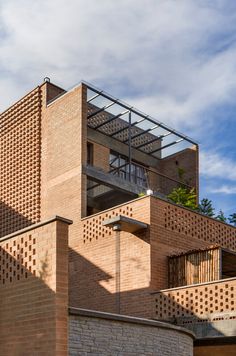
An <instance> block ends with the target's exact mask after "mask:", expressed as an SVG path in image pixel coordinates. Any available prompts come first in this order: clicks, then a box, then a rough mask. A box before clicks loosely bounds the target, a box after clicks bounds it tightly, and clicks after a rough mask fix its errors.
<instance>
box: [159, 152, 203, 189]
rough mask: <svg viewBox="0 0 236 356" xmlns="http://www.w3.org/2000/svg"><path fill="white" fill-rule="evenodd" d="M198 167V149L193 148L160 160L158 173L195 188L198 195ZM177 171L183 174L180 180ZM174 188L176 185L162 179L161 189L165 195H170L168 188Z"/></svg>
mask: <svg viewBox="0 0 236 356" xmlns="http://www.w3.org/2000/svg"><path fill="white" fill-rule="evenodd" d="M198 165H199V163H198V148H197V147H194V146H193V147H192V148H188V149H185V150H183V151H181V152H179V153H176V154H174V155H171V156H169V157H167V158H164V159H163V160H161V162H160V173H162V174H165V175H166V176H168V177H171V178H173V179H175V180H177V181H182V182H183V183H186V184H188V185H190V186H192V187H195V188H196V192H197V195H198V189H199V187H198V185H199V182H198V176H199V167H198ZM179 170H183V172H184V174H183V177H182V180H181V179H180V176H179ZM175 186H176V184H175V183H174V182H173V183H172V182H171V181H170V180H168V179H162V184H161V187H162V190H163V191H164V192H166V193H167V194H169V193H170V188H171V189H173V188H174V187H175Z"/></svg>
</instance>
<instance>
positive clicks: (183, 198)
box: [167, 186, 197, 210]
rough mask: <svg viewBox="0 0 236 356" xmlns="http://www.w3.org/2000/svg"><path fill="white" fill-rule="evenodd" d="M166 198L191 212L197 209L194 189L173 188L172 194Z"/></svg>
mask: <svg viewBox="0 0 236 356" xmlns="http://www.w3.org/2000/svg"><path fill="white" fill-rule="evenodd" d="M167 198H168V199H170V200H172V201H173V202H174V203H175V204H179V205H182V206H185V207H186V208H190V209H193V210H196V209H197V205H196V198H197V196H196V193H195V190H194V188H192V189H187V188H184V187H182V186H181V187H178V188H174V189H173V190H172V192H171V193H170V194H169V195H168V196H167Z"/></svg>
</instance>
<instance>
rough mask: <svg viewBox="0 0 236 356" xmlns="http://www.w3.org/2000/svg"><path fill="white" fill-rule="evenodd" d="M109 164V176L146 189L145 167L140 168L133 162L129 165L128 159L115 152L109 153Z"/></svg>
mask: <svg viewBox="0 0 236 356" xmlns="http://www.w3.org/2000/svg"><path fill="white" fill-rule="evenodd" d="M109 164H110V173H111V174H113V175H115V176H118V177H120V178H123V179H125V180H130V181H131V182H132V183H135V184H138V185H140V186H143V187H145V188H147V187H148V184H147V169H146V168H145V167H142V166H140V165H139V164H137V163H135V162H132V163H131V164H129V159H128V157H126V156H123V155H121V154H119V153H117V152H115V151H111V152H110V160H109Z"/></svg>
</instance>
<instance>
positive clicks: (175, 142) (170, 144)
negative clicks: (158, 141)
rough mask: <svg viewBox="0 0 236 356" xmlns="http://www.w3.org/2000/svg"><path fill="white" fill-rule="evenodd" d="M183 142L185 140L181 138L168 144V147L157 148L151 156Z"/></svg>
mask: <svg viewBox="0 0 236 356" xmlns="http://www.w3.org/2000/svg"><path fill="white" fill-rule="evenodd" d="M183 140H184V139H183V138H181V139H179V140H176V141H174V142H171V143H168V145H165V146H162V147H159V148H157V149H156V150H154V151H151V152H150V154H153V153H156V152H158V151H161V150H163V149H164V148H167V147H170V146H172V145H175V144H177V143H179V142H181V141H183Z"/></svg>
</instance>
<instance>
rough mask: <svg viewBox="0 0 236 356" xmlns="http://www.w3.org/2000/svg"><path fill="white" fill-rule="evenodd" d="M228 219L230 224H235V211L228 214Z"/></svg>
mask: <svg viewBox="0 0 236 356" xmlns="http://www.w3.org/2000/svg"><path fill="white" fill-rule="evenodd" d="M228 220H229V222H230V224H232V225H234V226H236V213H233V214H231V215H230V216H229V219H228Z"/></svg>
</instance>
